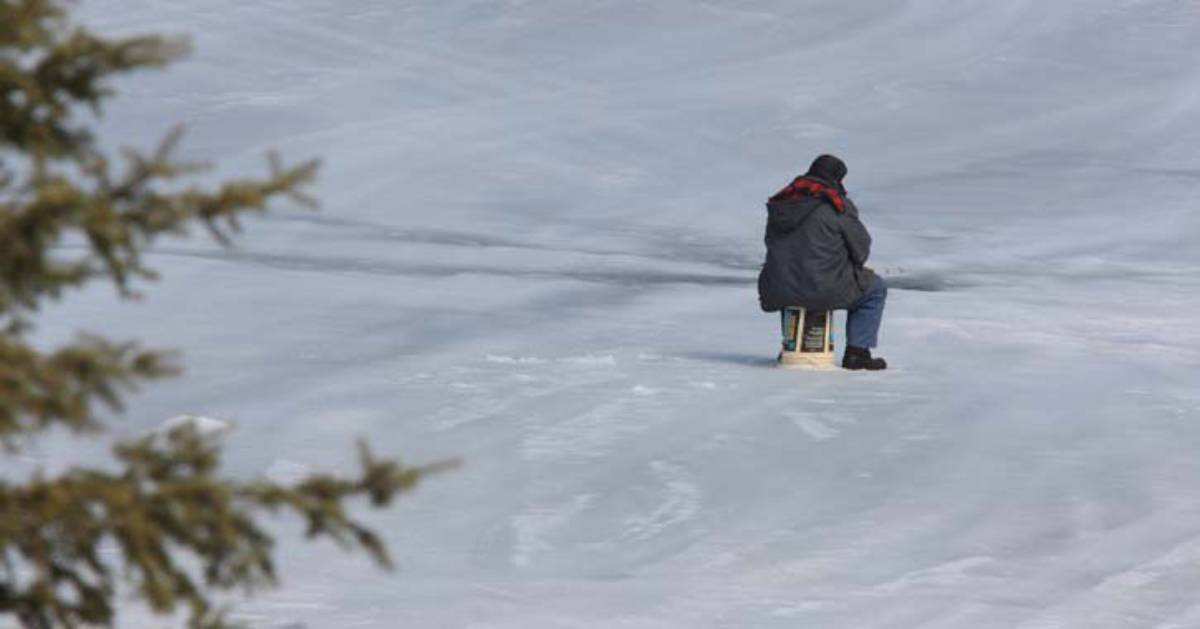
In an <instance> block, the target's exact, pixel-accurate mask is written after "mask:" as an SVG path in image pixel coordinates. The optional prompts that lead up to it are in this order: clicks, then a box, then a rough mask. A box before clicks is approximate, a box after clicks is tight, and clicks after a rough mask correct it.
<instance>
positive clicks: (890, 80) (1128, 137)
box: [38, 0, 1200, 629]
mask: <svg viewBox="0 0 1200 629" xmlns="http://www.w3.org/2000/svg"><path fill="white" fill-rule="evenodd" d="M82 10H83V12H84V15H85V17H86V19H87V21H88V23H89V24H90V25H92V26H93V27H95V28H97V29H99V30H101V31H103V32H107V33H132V32H144V31H159V32H170V33H188V34H191V35H192V37H193V41H194V44H195V48H196V54H195V55H194V56H193V57H192V58H190V59H189V60H188V61H186V62H184V63H181V64H179V65H178V66H175V67H173V68H172V69H170V70H168V71H166V72H164V73H148V74H143V75H139V76H138V77H137V78H135V79H131V80H127V81H124V82H122V83H121V84H119V85H118V88H119V89H120V93H121V95H122V96H121V98H120V99H118V100H117V101H116V102H114V103H113V104H112V105H111V106H110V107H109V110H108V114H107V117H106V118H105V125H104V131H105V136H106V137H108V138H111V139H112V141H113V142H117V141H118V140H119V141H120V142H122V143H128V144H135V145H139V146H142V147H148V146H152V145H153V144H154V143H155V142H156V141H157V139H158V138H160V137H161V135H162V134H163V133H164V132H165V131H166V130H167V129H168V128H169V127H170V126H171V125H172V124H174V123H176V122H183V123H186V124H187V125H188V129H189V135H188V137H187V140H186V147H187V157H189V158H195V159H198V160H212V161H214V162H216V163H218V164H220V165H221V168H220V169H219V174H223V175H236V174H239V173H245V172H263V170H262V169H264V168H265V162H264V160H263V159H262V156H263V154H264V153H265V151H266V150H267V149H269V148H277V149H279V150H280V151H281V152H282V153H283V154H284V156H285V157H286V158H288V159H291V160H300V159H304V158H308V157H321V158H322V159H323V162H324V167H323V171H322V177H321V183H320V186H319V189H318V190H317V192H318V194H319V196H320V198H321V199H322V205H323V209H322V211H321V212H319V213H316V214H312V213H306V212H303V211H283V210H281V211H278V212H275V213H273V214H272V215H270V216H269V217H267V218H264V219H262V220H255V221H252V222H251V223H250V224H248V225H247V229H246V233H245V235H244V237H243V238H241V239H240V240H239V246H238V248H237V249H236V250H234V251H231V252H224V251H221V250H220V249H219V248H218V247H216V246H214V245H212V244H210V243H208V242H206V241H205V240H204V239H203V238H202V237H201V236H199V235H197V236H196V237H195V238H193V239H189V240H182V241H169V242H167V241H164V242H162V243H160V244H159V245H158V246H157V247H156V249H155V253H154V254H153V255H152V256H151V259H152V260H153V262H154V264H155V265H156V266H157V268H159V269H160V270H161V271H162V272H163V276H164V277H163V281H162V282H161V283H159V284H157V285H155V286H152V287H149V288H148V289H147V291H146V292H147V299H146V300H145V301H144V302H143V303H138V304H119V303H118V302H117V300H116V299H115V298H114V297H113V296H112V295H111V294H110V292H111V291H108V290H106V289H104V288H102V287H96V288H95V289H89V290H88V291H86V292H84V293H82V294H79V295H77V296H74V297H73V298H71V299H69V300H67V302H66V303H64V304H63V305H62V306H61V307H60V308H57V309H55V310H53V311H52V312H51V313H49V315H48V317H47V320H46V323H45V324H44V327H43V329H42V333H43V337H44V339H45V340H46V341H47V342H53V341H56V340H60V339H63V338H66V337H67V335H69V334H70V333H72V332H73V331H74V330H76V329H80V328H86V329H94V330H98V331H104V332H105V333H111V335H113V336H114V337H118V338H120V337H129V338H139V339H143V340H145V341H146V342H147V343H148V344H151V345H154V346H164V347H176V348H179V349H180V350H182V352H183V357H184V361H185V363H186V365H187V372H186V374H185V376H184V377H182V378H180V379H177V380H174V381H170V382H166V383H156V384H154V385H152V386H148V387H147V388H146V389H145V391H144V392H143V393H141V394H139V395H138V397H137V398H136V399H135V400H134V401H133V403H132V405H131V406H130V408H129V410H128V412H127V413H126V414H125V415H124V416H123V417H121V418H119V419H116V420H114V422H113V424H114V430H115V432H116V433H117V434H122V435H127V434H141V433H144V432H147V431H150V430H153V429H155V428H156V427H157V426H159V425H160V424H161V423H162V422H163V421H164V419H165V418H169V417H173V416H176V415H178V414H179V413H181V412H189V413H195V414H196V415H198V416H205V417H220V418H225V419H227V420H229V421H233V422H236V424H237V430H235V431H233V432H230V433H229V434H228V435H226V436H225V437H224V441H225V442H226V443H227V444H228V446H227V453H228V457H227V459H228V464H229V466H230V469H231V470H232V472H233V473H236V474H239V475H246V476H252V475H264V474H268V473H269V474H270V475H272V476H273V477H274V476H279V475H282V476H284V477H288V478H291V477H294V476H296V475H297V474H302V473H303V471H305V470H314V471H322V470H348V469H350V468H351V466H352V465H353V462H354V456H355V452H354V448H353V442H354V439H355V438H356V437H357V436H363V437H365V438H367V439H368V440H369V441H370V443H371V445H372V447H373V448H374V450H376V451H377V452H379V453H381V454H388V455H397V456H400V457H402V458H403V459H404V460H406V461H409V462H428V461H433V460H439V459H442V458H447V457H461V458H462V459H463V460H464V461H465V467H463V468H462V469H460V470H456V471H454V472H451V473H447V474H444V475H441V476H439V477H436V478H434V479H432V480H431V481H430V482H429V483H428V484H427V485H424V486H422V488H421V489H420V490H419V491H418V492H417V493H415V494H412V495H410V496H407V497H406V498H405V499H403V500H401V501H400V502H399V504H398V505H397V506H396V507H395V508H393V509H390V510H388V511H385V512H381V513H378V514H372V515H370V516H368V519H369V521H370V522H372V523H373V525H375V526H376V527H377V528H378V529H380V530H381V531H383V532H384V533H385V536H386V538H387V540H388V541H389V543H390V545H391V547H392V549H393V551H394V553H395V556H396V559H397V562H398V564H399V566H400V569H399V570H398V571H397V572H396V573H394V574H381V573H380V572H378V571H377V570H375V569H374V568H373V567H372V566H371V565H370V563H369V561H367V560H366V559H365V558H364V557H361V556H357V557H356V556H345V555H343V554H342V553H341V552H339V551H338V550H337V549H335V548H332V547H329V546H328V545H319V544H318V545H311V544H306V543H304V542H303V541H301V538H302V535H301V532H300V531H298V530H295V527H291V528H289V527H288V526H285V527H284V528H283V529H282V530H280V535H279V537H280V539H281V543H282V545H281V553H282V556H281V564H280V570H281V573H282V574H283V575H284V576H285V580H284V584H283V587H281V588H280V589H279V590H278V591H274V592H271V593H268V594H266V595H265V596H262V597H261V598H257V599H254V600H253V601H249V602H245V603H241V604H239V605H238V606H237V615H236V618H238V619H241V620H244V621H246V622H248V623H249V624H250V625H251V626H254V627H274V628H278V627H301V626H303V627H309V628H314V629H315V628H326V627H329V628H350V627H371V628H376V627H378V628H391V627H422V628H426V627H430V628H442V627H445V628H475V629H485V628H486V629H541V628H545V629H559V628H573V627H577V628H588V629H591V628H595V627H625V628H631V629H633V628H636V629H660V628H663V629H665V628H681V629H701V628H714V629H715V628H734V627H736V628H743V627H744V628H776V627H778V628H795V627H819V628H830V627H833V628H842V627H846V628H873V629H874V628H878V629H883V628H909V627H922V628H959V627H971V628H993V627H994V628H1006V629H1007V628H1012V627H1019V628H1022V629H1049V628H1068V627H1069V628H1087V629H1098V628H1126V627H1158V628H1161V629H1166V628H1185V627H1200V599H1198V598H1197V594H1196V593H1197V591H1200V590H1198V587H1200V386H1198V383H1200V320H1198V319H1200V316H1198V315H1200V248H1197V247H1196V242H1195V241H1196V239H1197V238H1198V237H1200V212H1198V211H1197V201H1196V199H1197V197H1198V194H1197V192H1198V186H1200V152H1198V150H1197V147H1200V88H1198V87H1197V86H1198V85H1200V64H1197V63H1196V61H1197V59H1198V58H1200V39H1197V38H1196V37H1195V34H1196V33H1197V32H1198V30H1200V5H1197V3H1196V2H1194V1H1193V0H1157V1H1154V2H1146V1H1134V0H1103V1H1101V0H1059V1H1055V2H1033V1H1032V0H1006V1H1005V2H984V1H982V0H966V1H963V0H959V1H954V2H951V1H948V0H909V1H905V2H882V1H871V2H853V3H850V2H835V1H833V0H815V1H813V2H805V3H797V2H785V1H783V0H777V1H771V0H766V1H762V2H746V1H743V0H703V1H702V0H660V1H657V2H635V1H633V0H628V1H612V2H595V1H590V0H589V1H583V0H564V1H561V2H529V1H520V0H509V1H503V2H502V1H495V2H481V1H478V0H443V1H441V2H395V1H393V0H357V1H356V2H334V1H333V0H288V1H287V2H283V1H278V0H272V1H266V0H262V1H259V2H243V1H240V0H187V1H174V2H161V1H158V0H120V2H117V1H115V0H92V1H91V2H87V3H84V4H83V5H82ZM826 151H830V152H835V153H837V154H839V155H841V156H843V157H844V158H845V159H846V161H847V163H848V164H849V166H850V175H849V177H848V178H847V185H848V187H849V189H850V192H851V194H852V195H853V196H854V198H855V199H856V200H857V202H858V204H859V206H860V208H861V210H862V215H863V219H864V221H865V222H866V224H867V225H868V227H869V228H870V229H871V231H872V234H873V235H874V237H875V242H876V244H875V250H874V253H873V264H874V265H875V266H876V267H877V268H880V269H882V270H884V271H885V272H886V274H888V275H889V276H891V278H892V281H893V286H894V287H895V288H897V289H898V290H893V291H892V293H891V297H890V300H889V303H888V309H887V312H886V315H885V319H884V328H883V341H882V346H881V348H880V353H881V354H882V355H884V356H886V357H887V358H888V360H889V363H890V364H891V365H892V366H893V369H892V370H890V371H888V372H885V373H882V374H847V373H840V372H839V373H811V374H810V373H796V372H786V371H782V370H777V369H774V368H773V367H772V365H771V361H772V359H773V358H774V355H775V352H776V350H777V343H778V339H777V334H778V320H777V318H776V317H774V316H768V315H765V314H762V313H761V312H759V311H758V306H757V301H756V297H755V288H754V283H753V279H754V275H755V273H756V272H757V268H758V264H759V262H760V259H761V256H762V244H761V236H762V227H763V221H764V209H763V202H764V200H765V199H766V197H767V196H768V195H770V194H771V193H772V192H774V191H775V190H777V189H778V188H779V187H780V186H782V185H783V184H785V183H786V182H787V181H789V180H790V179H791V177H792V176H794V175H795V174H797V172H799V171H801V170H803V168H804V167H805V166H806V165H807V163H808V161H809V160H810V159H811V158H812V157H813V156H814V155H816V154H818V153H820V152H826ZM839 318H840V317H839ZM838 336H839V339H840V338H843V335H842V334H841V331H840V330H839V335H838ZM90 447H91V446H87V445H84V444H81V443H80V442H79V441H77V440H73V439H62V440H58V439H52V440H49V441H46V442H44V443H42V444H41V445H40V446H39V452H38V457H39V459H40V460H41V461H43V462H44V463H46V464H47V465H48V466H50V467H51V468H54V467H61V466H63V465H65V464H67V463H69V462H79V461H84V460H90V459H91V457H94V456H97V453H98V452H101V450H96V451H95V452H93V451H92V450H90V449H88V450H87V451H84V448H90ZM122 613H123V619H122V621H121V623H120V625H121V626H123V627H157V626H161V625H160V624H157V623H156V622H155V621H152V620H150V619H149V618H148V617H147V616H145V615H144V612H142V611H140V610H139V609H138V608H137V607H136V606H134V605H129V606H127V607H126V608H125V609H123V610H122Z"/></svg>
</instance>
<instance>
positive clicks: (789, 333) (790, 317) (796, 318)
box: [783, 308, 800, 352]
mask: <svg viewBox="0 0 1200 629" xmlns="http://www.w3.org/2000/svg"><path fill="white" fill-rule="evenodd" d="M799 338H800V311H799V310H795V309H793V308H788V309H787V310H784V312H783V350H784V351H786V352H794V351H796V345H797V344H798V342H799Z"/></svg>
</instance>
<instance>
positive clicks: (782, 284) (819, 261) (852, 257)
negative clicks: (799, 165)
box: [758, 155, 887, 370]
mask: <svg viewBox="0 0 1200 629" xmlns="http://www.w3.org/2000/svg"><path fill="white" fill-rule="evenodd" d="M846 172H847V168H846V165H845V164H844V163H843V162H842V161H841V160H840V159H838V158H836V157H833V156H831V155H822V156H820V157H818V158H817V159H816V160H815V161H814V162H813V164H812V167H811V168H809V170H808V172H807V173H806V174H805V175H803V176H801V177H797V178H796V179H795V180H794V181H793V182H792V183H791V184H790V185H788V186H787V187H786V188H784V189H783V190H781V191H779V192H778V193H777V194H775V195H774V196H773V197H771V199H770V200H769V201H768V202H767V230H766V237H765V242H766V245H767V258H766V262H765V263H764V264H763V268H762V272H761V273H760V274H759V278H758V294H759V301H760V305H761V306H762V309H763V310H765V311H767V312H776V311H780V310H783V309H785V308H788V307H801V308H806V309H814V310H847V311H848V313H849V314H848V316H847V324H846V328H847V329H846V335H847V337H848V345H847V347H846V353H845V355H844V357H843V361H842V366H843V367H846V368H848V369H871V370H876V369H884V368H886V366H887V364H886V363H885V362H884V361H883V359H880V358H872V357H871V352H870V349H871V348H872V347H875V345H876V344H877V342H878V330H879V324H880V321H881V317H882V314H883V305H884V302H885V301H886V298H887V286H886V285H885V284H884V282H883V280H882V279H881V278H879V277H878V276H877V275H876V274H875V273H874V272H873V271H872V270H871V269H869V268H867V267H866V266H865V265H866V262H867V258H868V256H869V255H870V253H871V236H870V234H869V233H868V232H867V229H866V227H864V226H863V224H862V222H861V221H860V220H859V217H858V208H857V207H855V205H854V203H853V201H851V200H850V199H849V198H848V197H847V196H846V190H845V188H844V187H843V185H842V181H843V179H844V178H845V176H846Z"/></svg>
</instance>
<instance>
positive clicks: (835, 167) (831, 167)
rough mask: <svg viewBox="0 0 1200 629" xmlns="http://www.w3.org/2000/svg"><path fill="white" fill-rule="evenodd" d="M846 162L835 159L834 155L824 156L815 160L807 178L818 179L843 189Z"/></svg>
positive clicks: (806, 175)
mask: <svg viewBox="0 0 1200 629" xmlns="http://www.w3.org/2000/svg"><path fill="white" fill-rule="evenodd" d="M846 172H847V168H846V162H843V161H842V160H840V159H838V158H836V157H834V156H833V155H822V156H820V157H818V158H817V159H814V160H813V163H812V166H809V167H808V173H806V174H805V175H804V176H805V177H816V178H817V179H821V180H823V181H825V182H826V183H831V184H834V185H836V186H837V187H839V188H841V187H842V179H845V177H846Z"/></svg>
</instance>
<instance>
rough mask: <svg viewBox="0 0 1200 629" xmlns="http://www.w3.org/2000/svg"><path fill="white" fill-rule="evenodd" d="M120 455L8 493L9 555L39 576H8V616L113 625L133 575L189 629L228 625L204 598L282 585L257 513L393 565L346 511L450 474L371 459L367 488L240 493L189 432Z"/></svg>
mask: <svg viewBox="0 0 1200 629" xmlns="http://www.w3.org/2000/svg"><path fill="white" fill-rule="evenodd" d="M116 455H117V458H118V459H119V460H120V461H121V462H122V464H123V465H124V470H123V471H122V472H121V473H119V474H110V473H105V472H98V471H86V470H75V471H71V472H69V473H67V474H66V475H65V476H63V477H60V478H55V479H47V478H41V477H37V478H34V479H33V481H32V482H31V483H29V484H27V485H20V486H13V485H9V484H7V483H0V549H5V550H6V551H8V552H9V553H14V554H16V555H17V557H18V559H19V561H21V562H24V563H25V564H27V565H28V566H29V567H30V568H31V570H32V576H30V577H28V578H27V579H26V580H25V582H23V583H22V582H19V580H18V579H16V578H14V577H13V574H12V573H11V572H10V573H9V574H8V576H6V577H4V578H0V613H4V612H9V613H18V614H22V615H23V616H22V617H31V618H37V619H39V622H42V623H44V624H45V625H46V626H50V625H54V626H65V627H75V626H79V625H80V624H102V625H108V624H111V622H112V619H113V614H114V610H113V608H112V606H111V600H112V594H113V592H114V591H115V588H116V585H117V584H116V580H115V579H116V577H115V576H114V575H116V574H125V575H128V576H127V577H126V578H127V579H129V581H130V583H132V584H133V585H134V587H135V588H136V590H137V591H138V592H139V594H140V595H141V596H142V597H143V598H144V599H145V600H146V601H147V603H148V604H149V605H150V606H151V608H152V609H154V610H155V611H157V612H160V613H168V614H169V613H173V612H175V611H176V610H177V609H178V608H179V607H180V606H184V607H186V608H187V609H188V611H189V614H190V618H191V621H190V622H191V626H204V625H205V624H206V623H207V624H208V626H224V625H223V624H221V622H222V621H220V619H219V618H215V617H214V610H213V609H212V608H211V605H210V603H209V602H208V599H207V597H206V596H205V594H204V592H205V589H206V588H211V589H218V590H225V591H232V590H235V589H238V590H245V591H250V592H253V591H256V590H258V589H261V588H263V587H269V586H273V585H275V584H276V582H277V579H278V577H277V574H276V571H275V565H274V563H273V561H272V558H271V557H272V555H271V551H272V550H273V547H274V539H273V538H272V537H271V535H270V534H268V533H267V532H266V531H264V530H263V529H262V528H260V527H259V525H258V524H257V523H256V521H255V519H254V517H253V514H254V512H255V511H258V510H266V511H269V512H278V511H283V512H289V513H291V514H293V515H297V516H299V517H300V518H302V519H303V520H304V521H305V522H306V523H307V524H308V528H309V536H310V537H324V538H329V539H332V540H334V541H335V542H337V543H338V544H340V545H342V546H344V547H347V548H351V549H353V548H358V549H362V550H364V551H366V552H367V553H368V554H369V555H370V556H371V557H373V558H375V559H376V560H377V561H378V562H379V563H380V564H382V565H384V566H390V565H391V564H390V561H389V559H388V557H387V554H386V552H385V550H384V547H383V544H382V542H381V541H380V539H379V538H378V537H377V536H376V535H375V534H374V533H371V532H370V531H369V530H368V529H366V528H365V527H364V526H362V525H361V524H359V523H357V522H356V521H354V520H353V519H352V518H351V517H350V516H349V515H348V514H347V513H346V511H345V506H344V505H345V503H346V501H348V500H351V499H353V498H357V497H368V498H370V500H371V501H372V502H375V503H377V504H378V503H387V502H388V501H390V500H391V499H392V498H393V497H394V496H395V495H396V494H399V493H402V492H406V491H409V490H411V489H413V488H414V487H415V486H416V485H417V483H418V482H419V481H420V480H422V479H424V478H425V477H427V476H428V475H429V474H432V473H434V472H437V471H441V470H444V469H446V468H447V467H450V466H452V465H453V464H452V463H442V464H436V465H430V466H424V467H405V466H401V465H398V464H395V463H391V462H380V461H376V460H375V459H374V458H373V457H370V456H369V453H367V452H366V451H365V450H364V460H363V461H362V465H363V469H362V471H361V472H360V476H359V477H358V478H339V477H334V476H329V475H316V476H312V477H310V478H308V479H306V480H304V481H302V482H300V483H299V484H297V485H294V486H284V485H278V484H273V483H269V482H266V481H256V482H249V483H240V482H236V481H230V480H228V479H224V478H221V477H219V476H218V472H219V457H218V448H217V446H216V445H215V444H214V443H213V442H212V441H211V440H209V439H207V438H205V437H204V436H203V435H201V434H199V433H198V432H197V431H196V429H195V428H194V427H192V426H190V425H189V426H183V427H180V428H177V429H175V430H172V431H171V432H169V433H167V434H166V435H154V436H150V437H146V438H143V439H141V440H138V441H135V442H132V443H126V444H122V445H120V446H118V447H117V450H116ZM106 542H115V543H116V545H117V547H118V548H119V549H120V550H121V555H120V557H121V559H120V562H121V565H119V566H118V565H111V564H110V562H111V561H112V560H110V559H109V558H108V556H106V555H102V554H101V552H100V550H99V549H100V548H102V547H103V545H104V544H105V543H106ZM183 556H186V557H189V558H191V559H195V560H196V561H197V562H198V565H199V568H198V572H199V574H192V572H191V571H189V570H188V569H187V568H185V567H183V565H182V564H181V563H180V560H181V558H182V557H183ZM118 568H120V570H118ZM63 591H66V592H68V593H69V594H70V595H69V596H62V595H61V592H63ZM214 623H215V624H214ZM32 626H38V625H32Z"/></svg>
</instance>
